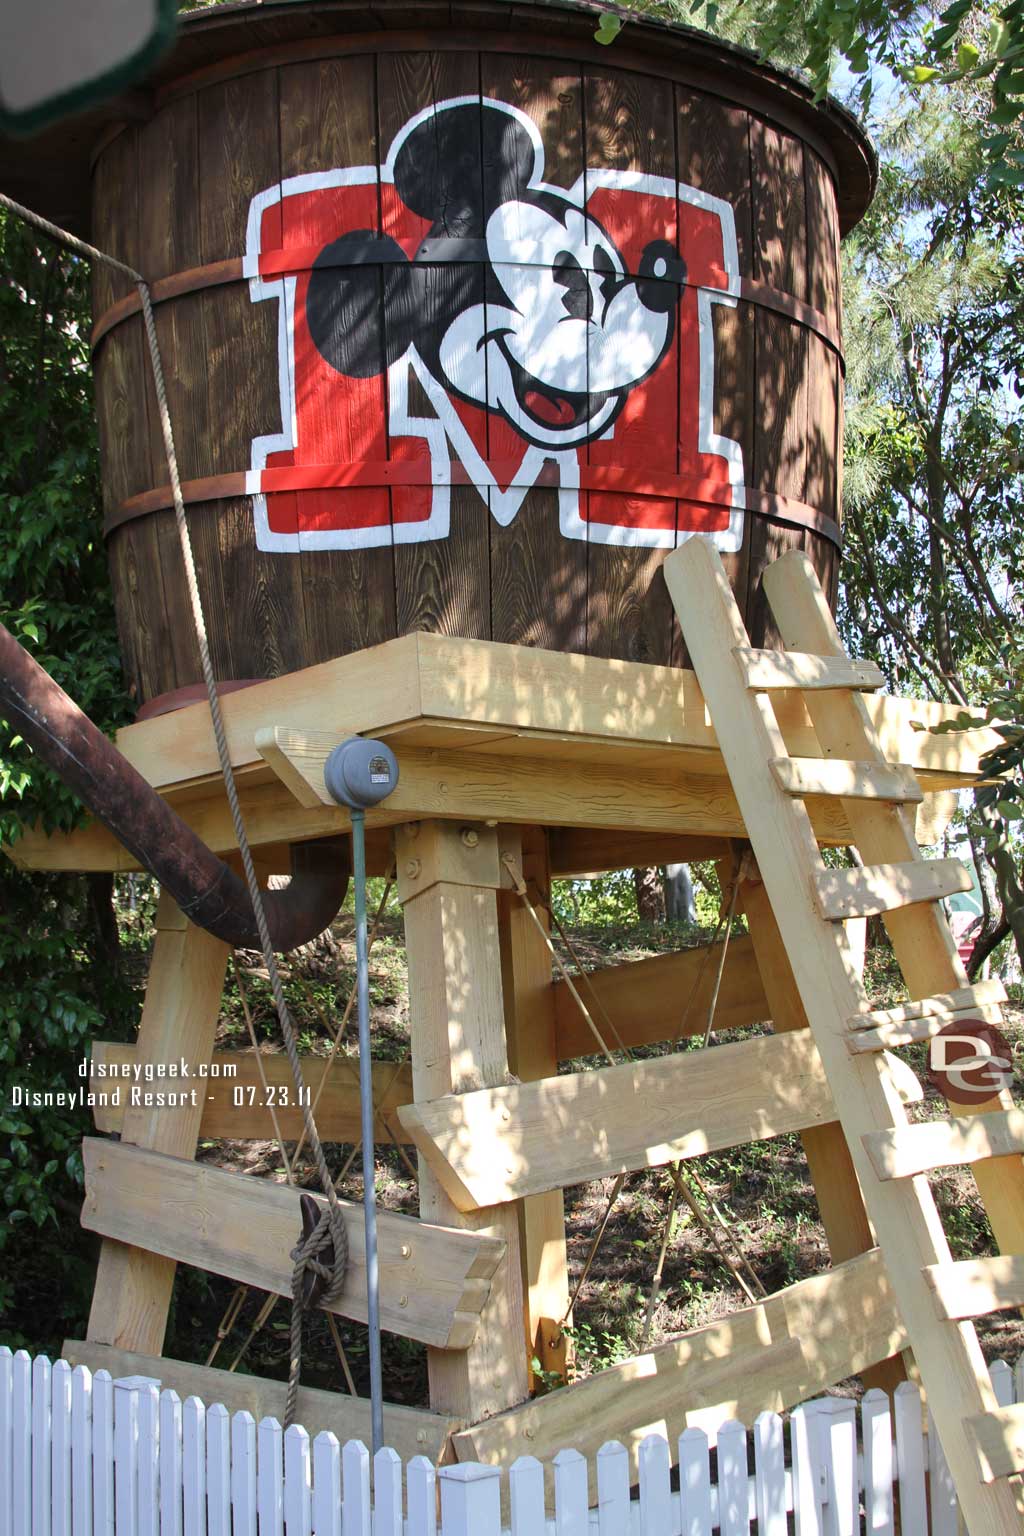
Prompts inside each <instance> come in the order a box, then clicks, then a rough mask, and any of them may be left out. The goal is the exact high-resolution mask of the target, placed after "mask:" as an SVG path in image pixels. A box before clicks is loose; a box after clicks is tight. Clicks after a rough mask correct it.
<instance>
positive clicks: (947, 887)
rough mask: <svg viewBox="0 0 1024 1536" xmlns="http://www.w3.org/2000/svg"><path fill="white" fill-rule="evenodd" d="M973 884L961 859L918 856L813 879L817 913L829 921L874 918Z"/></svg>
mask: <svg viewBox="0 0 1024 1536" xmlns="http://www.w3.org/2000/svg"><path fill="white" fill-rule="evenodd" d="M971 887H972V879H971V874H970V871H969V870H968V869H967V867H966V865H964V864H963V863H962V862H961V860H960V859H929V860H924V859H918V860H916V861H915V862H913V863H908V864H867V865H865V866H864V867H863V868H862V869H823V870H821V871H820V872H819V873H818V874H817V875H816V876H815V879H814V889H815V897H816V905H817V908H818V913H819V915H820V916H821V917H825V918H828V919H830V920H832V921H836V920H839V919H843V918H847V917H874V916H877V915H878V914H879V913H882V912H891V911H893V909H894V908H895V907H909V906H912V905H913V904H914V903H915V902H920V901H939V900H940V899H941V898H942V897H943V896H952V895H954V894H955V893H956V892H957V891H969V890H970V889H971Z"/></svg>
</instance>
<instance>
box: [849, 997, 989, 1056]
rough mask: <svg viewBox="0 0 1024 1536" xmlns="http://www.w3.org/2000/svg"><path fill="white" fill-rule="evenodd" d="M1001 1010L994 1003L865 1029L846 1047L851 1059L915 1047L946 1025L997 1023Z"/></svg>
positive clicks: (850, 1040)
mask: <svg viewBox="0 0 1024 1536" xmlns="http://www.w3.org/2000/svg"><path fill="white" fill-rule="evenodd" d="M998 1012H999V1010H998V1009H997V1008H996V1007H994V1006H993V1004H991V1003H986V1004H985V1005H984V1006H983V1007H981V1008H965V1009H961V1011H960V1012H959V1013H944V1014H934V1013H933V1014H928V1015H926V1016H925V1018H923V1019H910V1020H908V1022H907V1023H906V1024H883V1025H882V1027H881V1029H862V1030H859V1031H858V1032H857V1033H856V1034H849V1035H847V1037H846V1048H847V1050H848V1051H849V1052H850V1055H851V1056H864V1055H871V1054H872V1053H873V1052H875V1051H898V1050H899V1049H900V1047H901V1046H904V1045H915V1044H916V1043H917V1042H918V1041H920V1040H931V1038H932V1037H933V1035H937V1034H938V1033H939V1032H940V1030H943V1029H945V1027H946V1025H947V1024H959V1023H961V1022H967V1021H974V1020H975V1019H978V1018H983V1019H987V1020H988V1021H989V1022H991V1023H993V1024H998V1023H999V1022H1000V1019H999V1018H998V1016H997V1015H998Z"/></svg>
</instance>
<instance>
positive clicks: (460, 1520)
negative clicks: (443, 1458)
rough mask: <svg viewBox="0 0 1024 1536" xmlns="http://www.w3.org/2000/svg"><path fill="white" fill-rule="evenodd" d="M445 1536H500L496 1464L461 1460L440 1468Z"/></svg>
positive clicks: (499, 1488) (499, 1491)
mask: <svg viewBox="0 0 1024 1536" xmlns="http://www.w3.org/2000/svg"><path fill="white" fill-rule="evenodd" d="M440 1481H441V1527H442V1529H443V1531H444V1536H501V1474H500V1473H499V1471H498V1468H497V1467H481V1466H479V1465H477V1463H475V1462H471V1461H468V1462H464V1463H463V1464H462V1465H461V1466H457V1467H442V1468H441V1472H440Z"/></svg>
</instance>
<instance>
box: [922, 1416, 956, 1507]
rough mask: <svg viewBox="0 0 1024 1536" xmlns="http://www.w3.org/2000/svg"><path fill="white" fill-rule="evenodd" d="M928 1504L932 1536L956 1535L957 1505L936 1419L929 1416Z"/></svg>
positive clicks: (954, 1489)
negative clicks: (936, 1426)
mask: <svg viewBox="0 0 1024 1536" xmlns="http://www.w3.org/2000/svg"><path fill="white" fill-rule="evenodd" d="M928 1501H929V1506H930V1509H931V1536H959V1533H960V1505H959V1502H958V1500H957V1496H956V1488H955V1487H954V1485H953V1477H952V1474H951V1472H950V1470H949V1462H948V1461H947V1460H946V1453H945V1450H944V1448H943V1445H942V1442H941V1440H940V1439H939V1434H938V1430H937V1429H936V1428H935V1420H934V1419H933V1418H932V1415H931V1412H930V1411H929V1413H928Z"/></svg>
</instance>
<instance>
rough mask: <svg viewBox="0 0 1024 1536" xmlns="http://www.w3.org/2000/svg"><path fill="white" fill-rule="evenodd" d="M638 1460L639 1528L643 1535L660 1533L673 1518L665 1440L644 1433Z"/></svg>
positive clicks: (657, 1534)
mask: <svg viewBox="0 0 1024 1536" xmlns="http://www.w3.org/2000/svg"><path fill="white" fill-rule="evenodd" d="M639 1463H640V1530H641V1532H642V1533H643V1536H660V1533H661V1532H662V1531H667V1530H668V1529H669V1527H670V1524H671V1520H672V1489H671V1485H670V1482H669V1460H668V1444H667V1442H666V1441H665V1440H663V1439H662V1437H661V1436H660V1435H646V1436H645V1437H644V1439H643V1440H641V1442H640V1453H639ZM585 1477H586V1472H585V1471H584V1478H585ZM584 1529H585V1527H584Z"/></svg>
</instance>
